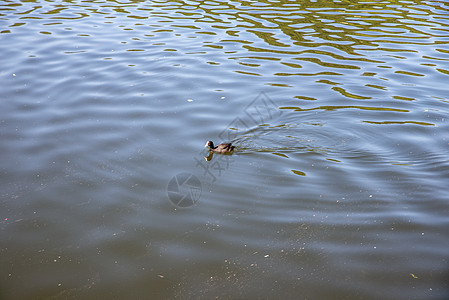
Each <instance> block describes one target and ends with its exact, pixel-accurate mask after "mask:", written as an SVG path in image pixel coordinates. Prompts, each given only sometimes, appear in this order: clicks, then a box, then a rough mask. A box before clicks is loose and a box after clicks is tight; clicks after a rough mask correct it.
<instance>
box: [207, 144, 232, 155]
mask: <svg viewBox="0 0 449 300" xmlns="http://www.w3.org/2000/svg"><path fill="white" fill-rule="evenodd" d="M206 147H209V150H210V151H212V152H217V153H230V152H232V151H234V148H235V147H234V146H232V144H231V143H227V144H220V145H218V146H215V147H214V143H213V142H212V141H208V142H207V143H206Z"/></svg>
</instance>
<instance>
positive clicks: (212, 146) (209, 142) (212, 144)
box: [204, 141, 214, 149]
mask: <svg viewBox="0 0 449 300" xmlns="http://www.w3.org/2000/svg"><path fill="white" fill-rule="evenodd" d="M204 147H209V148H211V149H213V148H214V143H213V142H212V141H207V143H206V146H204Z"/></svg>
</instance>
